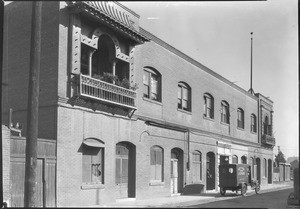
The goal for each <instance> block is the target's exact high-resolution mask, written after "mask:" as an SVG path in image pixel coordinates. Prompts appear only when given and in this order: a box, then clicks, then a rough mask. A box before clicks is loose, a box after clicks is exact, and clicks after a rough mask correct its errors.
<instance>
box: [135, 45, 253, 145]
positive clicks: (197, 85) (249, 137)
mask: <svg viewBox="0 0 300 209" xmlns="http://www.w3.org/2000/svg"><path fill="white" fill-rule="evenodd" d="M135 60H136V62H135V63H134V65H135V74H136V79H137V80H136V82H137V83H138V84H139V86H140V88H139V89H138V110H137V112H136V114H140V115H146V116H150V117H154V118H158V119H162V120H166V121H171V122H173V123H177V124H182V125H185V126H189V127H192V128H197V129H201V130H206V131H210V132H213V133H218V134H222V135H227V136H232V137H235V138H239V139H243V140H246V141H250V142H257V138H258V136H257V134H253V133H250V116H251V114H252V113H254V114H255V115H256V116H258V110H257V99H256V98H253V96H249V95H247V94H245V93H244V92H241V91H239V90H237V89H236V88H233V87H232V86H230V85H229V84H227V83H225V82H223V81H221V80H220V79H219V78H217V77H215V76H213V75H211V74H209V73H207V72H206V71H204V70H202V69H199V68H198V67H197V66H195V65H192V64H191V63H190V62H188V61H186V60H184V59H182V58H181V57H179V56H177V55H175V54H173V53H171V52H170V51H168V50H167V49H165V48H163V47H161V46H160V45H158V44H156V43H154V42H153V41H151V42H147V43H145V44H143V45H140V46H138V47H136V51H135ZM146 66H148V67H153V68H155V69H156V70H158V71H159V72H160V73H161V76H162V102H161V103H159V104H157V103H153V102H149V101H148V100H144V99H143V98H142V95H143V92H142V91H143V88H142V86H143V67H146ZM180 81H183V82H186V83H187V84H188V85H189V86H190V87H191V89H192V90H191V91H192V112H191V114H190V113H185V112H182V111H178V110H177V85H178V82H180ZM204 93H210V94H211V95H212V96H213V97H214V113H215V114H214V120H213V121H212V120H206V119H204V118H203V113H204V112H203V106H204V99H203V95H204ZM222 100H226V101H227V102H228V103H229V105H230V112H231V117H230V127H229V126H226V125H222V124H220V121H221V118H220V117H221V114H220V111H219V110H220V107H221V101H222ZM239 107H240V108H242V109H243V110H244V113H245V128H244V129H243V130H240V129H237V109H238V108H239Z"/></svg>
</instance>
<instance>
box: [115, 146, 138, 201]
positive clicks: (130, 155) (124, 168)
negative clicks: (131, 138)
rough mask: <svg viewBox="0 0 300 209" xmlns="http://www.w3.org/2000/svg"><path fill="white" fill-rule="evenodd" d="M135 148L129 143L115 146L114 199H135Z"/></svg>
mask: <svg viewBox="0 0 300 209" xmlns="http://www.w3.org/2000/svg"><path fill="white" fill-rule="evenodd" d="M135 155H136V154H135V146H134V145H133V144H131V143H129V142H120V143H118V144H117V145H116V171H115V172H116V174H115V177H116V179H115V183H116V198H117V199H120V198H128V197H135V169H136V168H135V161H136V159H135Z"/></svg>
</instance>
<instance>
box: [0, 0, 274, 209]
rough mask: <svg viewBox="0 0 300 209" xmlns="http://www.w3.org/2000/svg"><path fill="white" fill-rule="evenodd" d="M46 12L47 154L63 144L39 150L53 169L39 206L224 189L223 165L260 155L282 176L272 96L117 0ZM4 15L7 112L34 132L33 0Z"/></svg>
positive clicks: (43, 102) (16, 195) (42, 110)
mask: <svg viewBox="0 0 300 209" xmlns="http://www.w3.org/2000/svg"><path fill="white" fill-rule="evenodd" d="M42 14H43V19H42V51H41V72H40V100H39V127H38V128H39V130H38V131H39V141H40V144H41V145H40V149H41V153H42V151H47V150H52V148H53V147H54V148H55V149H56V150H55V152H54V153H55V156H52V151H51V152H50V151H49V153H48V152H46V154H45V155H40V159H41V160H40V161H39V162H40V167H39V168H41V169H44V170H43V172H44V173H45V174H47V172H48V171H49V172H54V173H55V175H48V176H50V177H51V178H50V179H48V180H46V181H43V183H41V182H38V184H39V185H40V186H39V188H41V190H40V193H39V197H40V204H41V206H49V205H52V204H54V206H57V207H64V206H93V205H104V204H106V203H108V202H114V201H118V200H120V199H123V198H136V199H144V198H152V197H158V196H170V195H174V194H178V193H184V192H186V190H187V189H188V187H189V185H197V186H198V189H197V190H196V191H195V192H197V193H200V192H206V191H208V190H218V189H219V188H218V173H219V171H218V165H219V164H224V163H245V164H246V163H247V164H250V165H251V169H252V173H253V178H255V179H258V180H259V182H260V183H261V184H262V185H266V184H272V170H273V165H272V162H273V147H274V145H275V138H274V136H273V102H272V101H271V100H270V99H268V98H267V97H265V96H263V95H262V94H260V93H256V94H254V95H253V94H250V93H249V92H247V91H246V90H244V89H242V88H240V87H239V86H237V85H235V84H233V83H232V82H230V81H229V80H227V79H225V78H224V77H222V76H220V75H219V74H217V73H215V72H213V71H212V70H210V69H208V68H207V67H205V66H204V65H202V64H201V63H199V62H197V61H195V60H193V59H192V58H190V57H189V56H187V55H186V54H184V53H182V52H180V51H178V50H177V49H175V48H174V47H172V46H170V45H169V44H167V43H166V42H164V41H163V40H161V39H159V38H158V37H156V36H155V35H153V34H151V33H149V32H148V31H147V30H145V29H143V28H141V27H140V26H139V15H138V14H136V13H135V12H133V11H131V10H130V9H129V8H126V7H124V6H123V5H122V4H120V3H118V2H106V1H105V2H100V1H99V2H97V1H92V2H87V1H68V2H64V1H61V2H47V1H45V2H43V11H42ZM4 23H5V25H4V59H3V72H2V73H3V83H5V84H6V85H4V86H3V88H2V89H3V92H2V107H3V109H2V121H3V122H4V125H6V126H8V127H10V126H9V125H8V120H7V118H8V116H9V109H10V108H12V109H13V121H15V122H19V123H21V124H23V131H22V135H23V136H26V114H27V97H28V95H27V86H28V72H29V54H30V51H29V50H30V23H31V3H30V2H12V3H10V4H9V5H6V6H5V17H4ZM191 32H192V31H191ZM185 39H188V37H183V41H184V40H185ZM266 85H267V84H266ZM137 87H138V88H137ZM8 138H9V137H8ZM14 141H16V142H15V144H14V145H11V146H12V150H13V151H14V152H17V157H18V164H16V163H13V164H12V166H11V169H16V167H18V169H19V170H22V169H24V156H25V153H24V146H25V144H24V140H23V141H22V140H19V138H18V137H16V136H15V137H14ZM14 147H18V148H19V149H14ZM47 147H51V149H50V148H49V149H48V148H47ZM15 157H16V156H15ZM4 163H6V164H7V163H9V162H7V161H6V162H4ZM47 163H48V164H47ZM49 163H50V164H49ZM47 165H51V166H50V168H48V167H47ZM53 165H55V166H53ZM6 168H7V167H6ZM53 169H54V170H53ZM43 172H42V173H40V174H39V175H40V176H41V175H42V174H43ZM7 175H9V174H7ZM14 175H16V173H15V172H11V176H10V177H9V178H10V179H13V178H14ZM18 175H19V174H18ZM20 176H22V175H20ZM23 178H24V177H23ZM23 180H24V179H22V178H21V177H20V178H19V181H20V182H22V181H23ZM49 182H52V183H53V182H54V185H56V186H55V188H54V189H52V190H51V191H49V190H47V188H48V187H47V185H48V183H49ZM12 184H13V185H16V184H17V183H16V181H13V182H12ZM5 185H6V184H5ZM51 185H53V184H51ZM51 188H52V187H51ZM22 189H24V188H22V187H20V188H18V190H14V191H12V193H11V197H9V198H11V199H10V203H11V206H20V205H19V204H22V192H23V190H22ZM6 191H7V190H6ZM53 198H54V199H53ZM49 199H50V200H51V201H52V200H54V202H51V203H49V202H47V201H48V200H49ZM16 200H18V201H16ZM16 202H18V203H16Z"/></svg>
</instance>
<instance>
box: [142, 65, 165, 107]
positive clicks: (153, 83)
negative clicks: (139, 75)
mask: <svg viewBox="0 0 300 209" xmlns="http://www.w3.org/2000/svg"><path fill="white" fill-rule="evenodd" d="M143 85H144V90H143V96H144V97H145V98H148V99H151V100H155V101H159V102H161V75H160V73H158V72H157V71H156V70H154V69H151V68H144V74H143Z"/></svg>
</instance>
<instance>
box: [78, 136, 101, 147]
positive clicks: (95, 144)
mask: <svg viewBox="0 0 300 209" xmlns="http://www.w3.org/2000/svg"><path fill="white" fill-rule="evenodd" d="M82 143H83V144H85V145H87V146H90V147H105V144H104V143H103V142H101V141H99V140H97V139H93V138H88V139H85V140H83V142H82Z"/></svg>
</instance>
